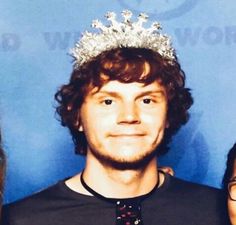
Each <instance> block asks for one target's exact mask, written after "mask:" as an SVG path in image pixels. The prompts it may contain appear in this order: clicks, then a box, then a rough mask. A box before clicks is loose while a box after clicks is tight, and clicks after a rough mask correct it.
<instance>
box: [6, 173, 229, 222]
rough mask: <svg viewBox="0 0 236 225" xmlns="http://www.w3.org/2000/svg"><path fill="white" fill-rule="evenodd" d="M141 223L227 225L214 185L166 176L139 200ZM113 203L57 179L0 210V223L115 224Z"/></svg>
mask: <svg viewBox="0 0 236 225" xmlns="http://www.w3.org/2000/svg"><path fill="white" fill-rule="evenodd" d="M141 206H142V219H143V223H144V225H185V224H186V225H226V224H228V222H227V220H226V217H227V216H226V213H225V212H226V211H225V210H226V207H225V201H224V200H223V199H222V198H221V192H220V191H219V190H217V189H215V188H211V187H207V186H202V185H198V184H193V183H190V182H186V181H183V180H180V179H178V178H175V177H172V176H170V175H167V174H166V175H165V181H164V184H163V185H162V186H161V187H159V188H158V189H156V191H154V192H153V193H152V194H151V195H150V196H149V197H148V198H146V199H145V200H143V202H142V205H141ZM115 216H116V215H115V205H114V204H112V203H109V202H106V201H104V200H101V199H97V198H96V197H93V196H87V195H83V194H79V193H77V192H74V191H72V190H71V189H70V188H68V187H67V186H66V185H65V182H64V181H60V182H59V183H57V184H56V185H54V186H52V187H49V188H48V189H46V190H43V191H41V192H39V193H37V194H34V195H33V196H30V197H27V198H25V199H23V200H20V201H17V202H15V203H12V204H9V205H7V206H5V207H4V209H3V225H115Z"/></svg>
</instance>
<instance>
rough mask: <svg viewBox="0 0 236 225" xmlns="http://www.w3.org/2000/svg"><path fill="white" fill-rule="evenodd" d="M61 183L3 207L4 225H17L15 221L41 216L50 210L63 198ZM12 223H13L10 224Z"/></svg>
mask: <svg viewBox="0 0 236 225" xmlns="http://www.w3.org/2000/svg"><path fill="white" fill-rule="evenodd" d="M60 186H61V182H59V183H57V184H55V185H53V186H51V187H49V188H47V189H44V190H41V191H39V192H37V193H35V194H33V195H31V196H28V197H26V198H24V199H21V200H17V201H16V202H13V203H10V204H7V205H4V206H3V210H2V220H3V222H2V223H3V224H4V225H5V224H15V222H12V221H14V220H16V219H17V220H24V219H25V218H27V217H28V216H29V215H32V214H35V213H37V214H39V212H40V211H43V209H45V208H48V209H50V208H51V207H53V205H55V200H56V199H57V200H58V199H59V197H60V196H61V197H62V196H63V191H62V190H61V187H60ZM10 221H11V222H10Z"/></svg>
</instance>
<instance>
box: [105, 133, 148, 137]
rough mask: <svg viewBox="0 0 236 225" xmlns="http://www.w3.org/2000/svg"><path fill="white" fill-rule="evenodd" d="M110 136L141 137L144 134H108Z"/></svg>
mask: <svg viewBox="0 0 236 225" xmlns="http://www.w3.org/2000/svg"><path fill="white" fill-rule="evenodd" d="M109 136H110V137H142V136H145V134H144V133H118V134H110V135H109Z"/></svg>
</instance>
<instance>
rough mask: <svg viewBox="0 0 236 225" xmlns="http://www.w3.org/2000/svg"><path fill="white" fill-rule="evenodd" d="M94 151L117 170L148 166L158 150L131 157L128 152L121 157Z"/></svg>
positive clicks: (98, 157)
mask: <svg viewBox="0 0 236 225" xmlns="http://www.w3.org/2000/svg"><path fill="white" fill-rule="evenodd" d="M92 153H93V155H94V156H95V157H96V158H97V159H98V160H99V161H100V162H101V163H102V164H103V165H105V166H108V167H110V168H113V169H117V170H139V169H142V168H144V167H146V166H147V165H148V163H149V162H150V161H151V160H152V159H153V158H155V157H156V151H153V152H150V153H149V154H145V155H140V156H139V157H137V156H136V157H135V158H134V157H133V158H132V157H129V156H128V155H127V154H126V155H125V156H124V155H123V156H122V157H121V156H110V155H109V156H106V155H102V154H100V153H98V152H96V151H92Z"/></svg>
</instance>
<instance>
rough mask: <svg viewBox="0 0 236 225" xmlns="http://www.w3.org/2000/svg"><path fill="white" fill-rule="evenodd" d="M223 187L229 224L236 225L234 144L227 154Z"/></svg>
mask: <svg viewBox="0 0 236 225" xmlns="http://www.w3.org/2000/svg"><path fill="white" fill-rule="evenodd" d="M223 185H224V189H225V191H226V193H227V203H228V212H229V218H230V221H231V224H232V225H236V143H235V144H234V146H233V147H232V148H231V149H230V151H229V153H228V159H227V164H226V171H225V175H224V179H223Z"/></svg>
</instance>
